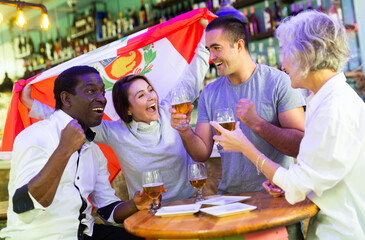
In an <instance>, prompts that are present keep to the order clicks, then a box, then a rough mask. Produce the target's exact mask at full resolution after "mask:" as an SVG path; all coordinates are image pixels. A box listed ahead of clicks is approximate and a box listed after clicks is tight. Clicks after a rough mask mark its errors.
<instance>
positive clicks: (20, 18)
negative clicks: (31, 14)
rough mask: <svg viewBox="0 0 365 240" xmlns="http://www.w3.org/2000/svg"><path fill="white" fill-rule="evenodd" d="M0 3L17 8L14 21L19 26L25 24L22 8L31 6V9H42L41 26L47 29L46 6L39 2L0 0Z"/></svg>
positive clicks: (48, 23)
mask: <svg viewBox="0 0 365 240" xmlns="http://www.w3.org/2000/svg"><path fill="white" fill-rule="evenodd" d="M0 4H4V5H8V6H13V7H16V8H17V9H18V13H17V18H16V23H17V25H18V26H20V27H24V26H25V24H26V23H27V20H26V19H25V17H24V12H23V9H24V8H33V9H38V10H41V11H42V17H41V28H42V29H44V30H48V29H49V27H50V26H51V24H50V21H49V18H48V15H47V8H46V7H45V6H44V5H43V4H41V3H28V2H23V1H9V0H0ZM1 17H2V15H1ZM1 17H0V20H1Z"/></svg>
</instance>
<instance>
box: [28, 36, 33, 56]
mask: <svg viewBox="0 0 365 240" xmlns="http://www.w3.org/2000/svg"><path fill="white" fill-rule="evenodd" d="M28 46H29V53H30V54H33V53H34V43H33V40H32V38H31V37H30V36H29V37H28Z"/></svg>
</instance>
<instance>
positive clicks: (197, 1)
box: [193, 0, 199, 9]
mask: <svg viewBox="0 0 365 240" xmlns="http://www.w3.org/2000/svg"><path fill="white" fill-rule="evenodd" d="M198 8H199V0H194V3H193V9H198Z"/></svg>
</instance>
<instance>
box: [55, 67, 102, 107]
mask: <svg viewBox="0 0 365 240" xmlns="http://www.w3.org/2000/svg"><path fill="white" fill-rule="evenodd" d="M89 73H97V74H99V72H98V71H97V70H96V69H95V68H93V67H89V66H75V67H71V68H69V69H66V70H65V71H63V72H62V73H61V74H60V75H58V77H57V78H56V80H55V82H54V88H53V93H54V98H55V100H56V107H55V109H56V110H58V109H61V108H62V100H61V93H62V92H63V91H65V92H68V93H71V94H75V87H76V85H77V84H78V83H79V79H78V76H80V75H85V74H89Z"/></svg>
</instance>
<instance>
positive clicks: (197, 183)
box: [188, 163, 208, 202]
mask: <svg viewBox="0 0 365 240" xmlns="http://www.w3.org/2000/svg"><path fill="white" fill-rule="evenodd" d="M188 178H189V182H190V184H191V185H192V186H193V187H194V188H195V189H196V190H197V192H198V195H197V197H196V199H194V201H195V202H200V201H203V200H204V198H203V195H202V188H203V187H204V185H205V184H206V182H207V178H208V174H207V168H206V167H205V164H204V163H190V164H189V165H188Z"/></svg>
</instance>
